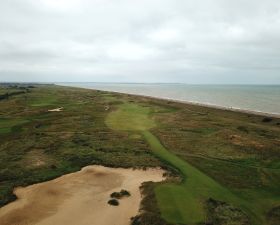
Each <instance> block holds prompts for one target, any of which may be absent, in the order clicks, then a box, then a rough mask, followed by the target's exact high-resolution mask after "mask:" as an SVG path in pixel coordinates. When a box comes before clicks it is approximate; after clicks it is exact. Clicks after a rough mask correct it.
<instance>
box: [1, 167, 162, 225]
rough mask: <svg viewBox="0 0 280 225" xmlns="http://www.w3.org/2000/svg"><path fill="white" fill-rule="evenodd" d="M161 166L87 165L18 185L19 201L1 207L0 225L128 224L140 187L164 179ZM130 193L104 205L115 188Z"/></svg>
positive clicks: (138, 202) (133, 211) (135, 211)
mask: <svg viewBox="0 0 280 225" xmlns="http://www.w3.org/2000/svg"><path fill="white" fill-rule="evenodd" d="M162 175H163V171H162V170H160V169H148V170H146V171H144V170H132V169H120V168H117V169H115V168H107V167H102V166H88V167H85V168H83V169H82V170H81V171H79V172H76V173H72V174H68V175H64V176H62V177H59V178H57V179H54V180H51V181H48V182H44V183H40V184H35V185H31V186H28V187H25V188H17V189H16V190H15V194H16V195H17V196H18V200H17V201H15V202H12V203H10V204H8V205H6V206H4V207H2V208H0V225H35V224H36V225H64V224H67V225H77V224H79V225H128V224H130V218H131V217H133V216H135V215H136V214H137V212H138V210H139V204H140V201H141V195H140V191H139V186H140V185H141V183H143V182H145V181H154V182H158V181H161V180H163V176H162ZM121 189H126V190H128V191H129V192H130V193H131V196H130V197H128V198H124V199H121V200H120V205H119V206H111V205H108V204H107V201H108V200H109V199H110V198H109V196H110V194H111V193H112V192H114V191H120V190H121Z"/></svg>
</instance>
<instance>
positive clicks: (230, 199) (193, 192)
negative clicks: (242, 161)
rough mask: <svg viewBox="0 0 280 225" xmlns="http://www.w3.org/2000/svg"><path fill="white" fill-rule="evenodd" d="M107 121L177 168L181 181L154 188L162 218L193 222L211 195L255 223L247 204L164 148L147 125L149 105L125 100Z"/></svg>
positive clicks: (200, 217)
mask: <svg viewBox="0 0 280 225" xmlns="http://www.w3.org/2000/svg"><path fill="white" fill-rule="evenodd" d="M107 125H108V126H109V127H111V128H112V129H115V130H123V131H134V132H135V131H138V132H140V133H141V134H142V135H143V137H144V138H145V140H146V141H147V142H148V143H149V145H150V146H151V149H152V150H153V152H154V154H156V155H157V156H158V157H159V158H161V159H162V160H163V161H165V162H167V163H169V164H171V165H172V166H174V167H176V168H177V169H179V170H180V172H181V174H182V175H183V177H184V180H183V182H182V183H181V184H172V183H168V184H163V185H159V186H157V188H156V197H157V201H158V203H159V208H160V211H161V213H162V216H163V218H164V219H165V220H167V221H168V222H171V223H183V224H197V223H202V222H204V221H205V219H206V216H207V215H206V210H205V207H204V206H205V201H206V200H207V199H209V198H210V197H211V198H214V199H216V200H220V201H225V202H227V203H230V204H232V205H234V206H236V207H239V208H241V209H243V210H244V211H245V212H246V213H247V214H249V215H250V216H251V218H252V219H253V221H254V222H255V223H256V224H257V223H258V222H257V221H259V222H261V220H262V218H256V215H255V213H253V212H251V210H250V209H251V207H250V204H249V203H248V202H246V201H244V200H242V199H241V198H239V197H238V196H236V195H235V194H233V193H232V192H231V191H230V190H228V189H227V188H225V187H223V186H222V185H220V184H219V183H217V182H216V181H215V180H213V179H212V178H210V177H209V176H207V175H206V174H204V173H202V172H201V171H199V170H198V169H196V168H195V167H193V166H191V165H190V164H189V163H187V162H186V161H184V160H182V159H181V158H179V157H178V156H176V155H174V154H172V153H171V152H170V151H168V150H167V149H166V148H165V147H164V146H163V145H162V144H161V143H160V141H159V140H158V139H157V137H155V136H154V135H153V134H152V133H151V132H150V131H149V129H150V128H152V127H154V126H155V122H154V121H153V120H152V119H151V117H150V110H149V108H146V107H142V106H139V105H136V104H131V103H125V104H122V105H120V106H119V108H118V109H117V110H116V111H114V112H111V113H110V114H109V116H108V118H107Z"/></svg>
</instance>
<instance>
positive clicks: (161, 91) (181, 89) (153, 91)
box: [56, 82, 280, 116]
mask: <svg viewBox="0 0 280 225" xmlns="http://www.w3.org/2000/svg"><path fill="white" fill-rule="evenodd" d="M56 84H57V85H63V86H72V87H80V88H88V89H95V90H102V91H113V92H120V93H127V94H136V95H143V96H151V97H156V98H162V99H169V100H177V101H183V102H190V103H195V104H202V105H207V106H215V107H222V108H228V109H236V110H245V111H252V112H257V113H268V114H273V115H276V116H279V115H280V85H248V84H242V85H240V84H234V85H230V84H182V83H103V82H100V83H97V82H80V83H75V82H69V83H56Z"/></svg>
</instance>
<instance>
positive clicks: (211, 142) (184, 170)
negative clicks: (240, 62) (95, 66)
mask: <svg viewBox="0 0 280 225" xmlns="http://www.w3.org/2000/svg"><path fill="white" fill-rule="evenodd" d="M0 91H1V87H0ZM5 91H6V90H4V92H5ZM57 107H63V108H64V110H63V111H62V112H47V110H48V109H50V108H57ZM0 118H2V120H1V119H0V125H1V126H0V205H3V204H6V203H7V202H10V201H12V200H14V198H15V196H13V195H12V189H13V188H14V187H16V186H24V185H28V184H33V183H38V182H42V181H45V180H49V179H53V178H55V177H57V176H60V175H62V174H65V173H69V172H73V171H77V170H79V169H80V168H81V167H83V166H86V165H89V164H102V165H105V166H112V167H149V166H162V167H166V168H169V169H170V168H173V169H174V170H179V171H180V173H181V176H182V177H183V182H182V183H178V182H177V183H172V182H171V181H170V182H168V183H166V182H164V183H163V184H157V185H151V186H150V187H151V188H149V191H148V194H147V193H146V194H147V196H146V198H145V201H144V202H143V207H142V208H145V209H146V212H145V216H144V217H140V218H139V217H137V219H136V220H135V221H134V222H135V224H141V225H144V224H145V225H146V224H166V223H165V222H167V223H168V224H192V223H197V222H198V223H200V222H205V218H206V216H207V213H208V212H209V208H207V207H208V205H207V204H206V202H207V200H208V199H209V198H210V197H211V198H213V199H214V200H215V201H219V202H222V203H221V204H220V205H219V206H218V207H217V208H216V209H214V211H217V212H218V214H220V215H215V217H213V220H216V219H217V220H219V219H220V218H221V215H222V216H223V215H227V213H228V211H229V210H231V209H234V210H233V211H234V212H240V211H239V210H240V209H241V210H242V212H245V213H246V214H247V215H248V216H249V217H250V218H251V219H252V220H253V222H255V223H256V224H265V225H267V224H269V225H270V224H279V217H278V211H277V210H276V209H278V208H279V206H280V192H279V186H280V163H279V162H280V147H279V146H280V126H279V124H280V120H279V119H277V118H273V120H271V121H270V122H263V119H264V117H261V116H255V115H249V114H243V113H237V112H229V111H225V110H219V109H210V108H206V107H201V106H194V105H188V104H181V103H175V102H170V101H165V100H157V99H151V98H145V97H136V96H129V95H123V94H117V93H108V92H102V91H93V90H85V89H78V88H64V87H56V86H38V87H36V88H32V89H31V91H29V92H26V93H23V94H20V95H13V96H11V97H9V98H8V99H6V100H3V101H0ZM5 120H6V121H5ZM7 121H8V122H7ZM21 121H27V122H24V123H21ZM4 125H5V126H4ZM1 129H3V130H4V132H2V133H1ZM38 162H39V163H38ZM42 162H43V163H42ZM28 164H29V165H30V164H33V165H34V166H28ZM149 200H151V201H149ZM223 206H225V207H224V208H223ZM235 218H236V217H235ZM164 220H165V221H164ZM166 220H168V221H166ZM213 223H214V225H216V224H217V223H215V222H213ZM237 224H238V223H237Z"/></svg>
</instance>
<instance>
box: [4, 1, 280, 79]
mask: <svg viewBox="0 0 280 225" xmlns="http://www.w3.org/2000/svg"><path fill="white" fill-rule="evenodd" d="M0 81H26V82H28V81H36V82H37V81H43V82H58V81H62V82H63V81H72V82H83V81H91V82H183V83H254V84H256V83H257V84H268V83H270V84H276V83H278V84H280V1H279V0H234V1H227V0H0Z"/></svg>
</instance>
